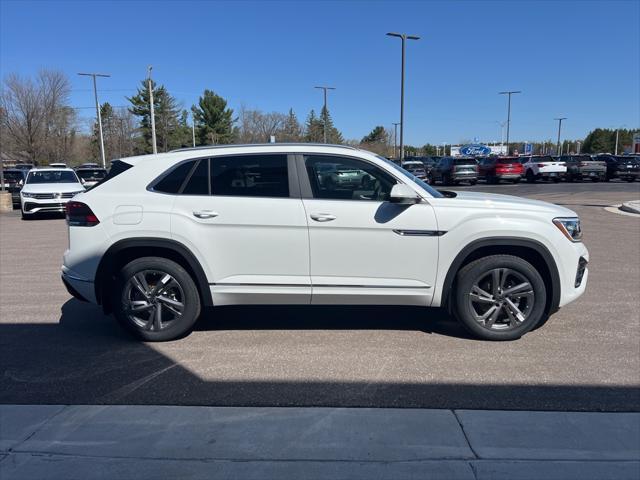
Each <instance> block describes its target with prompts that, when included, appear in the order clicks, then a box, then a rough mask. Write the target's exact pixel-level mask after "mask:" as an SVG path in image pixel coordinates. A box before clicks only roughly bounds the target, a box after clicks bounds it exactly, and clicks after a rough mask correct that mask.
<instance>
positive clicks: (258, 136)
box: [236, 105, 287, 143]
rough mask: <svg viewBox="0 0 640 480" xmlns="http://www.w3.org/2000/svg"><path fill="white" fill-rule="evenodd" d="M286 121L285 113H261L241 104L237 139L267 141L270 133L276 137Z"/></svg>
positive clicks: (245, 141)
mask: <svg viewBox="0 0 640 480" xmlns="http://www.w3.org/2000/svg"><path fill="white" fill-rule="evenodd" d="M286 122H287V115H285V114H283V113H279V112H271V113H262V112H261V111H260V110H249V109H247V108H246V107H245V106H244V105H243V106H241V107H240V110H239V115H238V128H237V135H236V136H237V141H238V142H240V143H263V142H269V141H270V139H271V136H272V135H274V136H275V137H276V139H278V137H279V136H280V133H282V132H283V129H284V127H285V124H286Z"/></svg>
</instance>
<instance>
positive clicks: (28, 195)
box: [20, 192, 35, 198]
mask: <svg viewBox="0 0 640 480" xmlns="http://www.w3.org/2000/svg"><path fill="white" fill-rule="evenodd" d="M20 195H22V196H23V197H25V198H33V197H35V194H33V193H28V192H20Z"/></svg>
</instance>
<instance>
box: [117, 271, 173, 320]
mask: <svg viewBox="0 0 640 480" xmlns="http://www.w3.org/2000/svg"><path fill="white" fill-rule="evenodd" d="M184 302H185V297H184V291H183V289H182V286H181V285H180V283H179V282H178V281H177V280H176V279H175V278H173V277H172V276H171V275H169V274H168V273H166V272H162V271H160V270H142V271H140V272H137V273H136V274H135V275H133V276H132V277H131V278H130V279H129V280H128V281H127V283H126V285H125V288H124V291H123V292H122V308H123V310H124V312H125V314H126V315H127V318H128V319H129V320H130V321H131V322H133V323H134V324H135V325H136V326H138V327H140V328H141V329H143V330H147V331H150V332H159V331H161V330H164V329H166V328H168V327H170V326H171V325H172V324H173V323H174V322H175V321H176V320H178V319H180V318H181V317H182V315H183V313H184Z"/></svg>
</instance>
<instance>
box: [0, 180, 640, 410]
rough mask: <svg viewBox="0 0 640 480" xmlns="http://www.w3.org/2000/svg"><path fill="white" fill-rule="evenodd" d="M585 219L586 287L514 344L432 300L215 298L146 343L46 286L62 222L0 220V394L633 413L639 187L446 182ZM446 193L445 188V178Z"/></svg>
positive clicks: (92, 400) (102, 400)
mask: <svg viewBox="0 0 640 480" xmlns="http://www.w3.org/2000/svg"><path fill="white" fill-rule="evenodd" d="M458 188H459V189H464V190H468V189H472V190H477V191H492V192H496V193H505V194H514V195H522V196H527V197H531V198H538V199H542V200H546V201H550V202H554V203H558V204H562V205H565V206H567V207H568V208H571V209H573V210H575V211H576V212H577V213H578V214H579V215H580V216H581V218H582V220H583V225H584V230H585V239H584V241H585V243H586V245H587V247H588V248H589V250H590V255H591V263H590V277H589V286H588V288H587V293H586V294H585V295H584V297H583V298H581V299H580V300H579V301H577V302H575V303H573V304H571V305H569V306H567V307H566V308H563V309H562V310H561V311H560V312H558V313H557V314H556V315H554V316H553V317H552V318H551V319H550V321H549V322H548V323H547V324H546V325H545V326H543V327H542V328H541V329H539V330H537V331H535V332H532V333H530V334H528V335H527V336H526V337H524V338H522V339H521V340H519V341H515V342H508V343H488V342H481V341H476V340H472V339H470V338H469V337H468V336H467V335H466V334H465V333H464V331H462V330H461V329H460V328H459V327H458V325H457V324H455V323H453V322H452V321H451V320H450V319H449V318H448V317H447V315H446V314H444V313H443V312H441V311H439V310H433V311H425V310H423V309H417V308H398V307H384V308H381V307H378V308H368V307H365V308H363V307H323V308H319V307H233V308H232V307H226V308H220V309H216V310H213V311H211V312H208V314H207V315H206V317H205V318H204V319H202V320H201V321H200V322H199V324H198V325H197V326H196V331H195V332H194V333H193V334H191V335H190V336H188V337H186V338H184V339H182V340H179V341H174V342H169V343H164V344H143V343H139V342H137V341H135V340H133V339H131V338H130V337H129V336H128V335H127V334H126V333H124V332H123V331H121V330H120V329H119V327H118V326H117V325H116V323H115V321H114V320H113V319H112V318H111V317H107V316H104V315H103V314H102V312H101V310H100V309H99V308H97V307H95V306H91V305H88V304H84V303H81V302H78V301H77V300H75V299H72V298H71V297H70V296H69V295H68V294H67V292H66V291H65V290H64V287H63V286H62V284H61V282H60V280H59V265H60V262H61V256H62V252H63V251H64V249H65V248H66V242H67V234H66V225H65V224H64V221H63V220H61V219H59V218H56V219H42V220H35V221H21V220H20V217H19V214H17V212H14V213H13V214H9V215H3V216H1V217H0V234H1V237H0V245H1V253H0V267H1V268H0V359H1V362H2V366H3V374H2V377H1V378H0V402H2V403H28V404H37V403H47V404H159V405H235V406H238V405H256V406H258V405H265V406H266V405H269V406H276V405H278V406H308V405H317V406H319V405H322V406H374V407H381V406H389V407H429V408H491V409H533V410H536V409H540V410H604V411H630V410H634V411H638V410H640V399H639V398H638V386H639V385H640V378H639V374H638V372H639V371H640V357H639V353H638V343H639V341H640V296H639V295H638V293H637V291H638V289H639V288H640V220H639V219H637V218H632V217H629V216H623V215H616V214H615V213H611V212H607V211H605V210H604V207H605V206H608V205H612V204H618V203H621V202H623V201H626V200H633V199H637V198H638V197H640V185H639V184H638V183H633V184H627V183H621V182H612V183H607V184H597V185H595V184H592V183H591V182H588V183H579V184H564V183H563V184H535V185H522V184H521V185H498V186H487V185H478V186H476V187H472V188H469V187H456V188H455V189H458ZM452 189H453V188H452Z"/></svg>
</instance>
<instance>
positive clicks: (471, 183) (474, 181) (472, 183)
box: [469, 180, 478, 187]
mask: <svg viewBox="0 0 640 480" xmlns="http://www.w3.org/2000/svg"><path fill="white" fill-rule="evenodd" d="M476 183H478V181H477V180H469V185H471V186H472V187H473V186H474V185H475V184H476Z"/></svg>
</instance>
